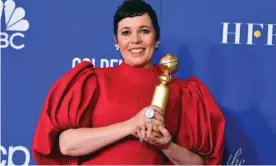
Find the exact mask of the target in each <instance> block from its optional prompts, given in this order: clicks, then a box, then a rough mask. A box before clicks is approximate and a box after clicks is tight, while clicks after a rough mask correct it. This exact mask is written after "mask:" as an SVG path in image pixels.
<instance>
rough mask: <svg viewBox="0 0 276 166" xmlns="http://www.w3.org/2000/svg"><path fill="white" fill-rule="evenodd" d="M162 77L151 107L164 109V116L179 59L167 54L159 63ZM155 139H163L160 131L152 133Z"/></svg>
mask: <svg viewBox="0 0 276 166" xmlns="http://www.w3.org/2000/svg"><path fill="white" fill-rule="evenodd" d="M159 66H160V69H161V71H162V75H161V76H159V80H160V84H159V85H158V86H156V87H155V91H154V94H153V98H152V101H151V105H155V106H158V107H159V108H161V109H162V111H163V112H162V114H163V115H165V110H166V108H167V104H168V99H169V93H170V91H169V87H168V84H170V83H172V78H171V75H172V74H174V73H176V72H177V71H178V58H177V57H175V56H173V55H171V54H167V55H166V56H164V57H163V58H162V59H161V60H160V63H159ZM152 134H153V135H154V136H155V137H159V138H161V137H163V136H162V134H161V133H160V131H155V130H153V131H152Z"/></svg>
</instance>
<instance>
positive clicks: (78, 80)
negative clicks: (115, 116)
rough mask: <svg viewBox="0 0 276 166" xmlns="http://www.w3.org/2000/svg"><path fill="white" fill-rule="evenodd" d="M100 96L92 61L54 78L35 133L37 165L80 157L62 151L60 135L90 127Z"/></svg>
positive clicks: (74, 160)
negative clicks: (67, 154) (69, 130)
mask: <svg viewBox="0 0 276 166" xmlns="http://www.w3.org/2000/svg"><path fill="white" fill-rule="evenodd" d="M97 96H98V85H97V78H96V75H95V72H94V66H93V65H92V63H90V62H85V61H84V62H82V63H80V64H78V65H77V66H75V67H74V68H73V69H71V70H70V71H69V72H67V73H66V74H65V75H63V76H62V77H61V78H60V79H59V80H57V81H56V82H55V84H54V85H53V86H52V88H51V89H50V91H49V93H48V95H47V97H46V101H45V102H44V105H43V108H42V113H41V115H40V118H39V120H38V123H37V126H36V131H35V133H34V138H33V144H32V154H33V157H34V159H35V161H36V162H37V164H38V165H64V164H65V165H71V164H74V165H75V164H77V162H78V158H76V157H69V156H64V155H62V154H61V152H60V149H59V141H58V140H59V139H58V137H59V134H60V133H61V132H62V131H63V130H66V129H69V128H80V127H91V116H92V115H91V112H92V109H93V106H94V105H95V103H96V100H97Z"/></svg>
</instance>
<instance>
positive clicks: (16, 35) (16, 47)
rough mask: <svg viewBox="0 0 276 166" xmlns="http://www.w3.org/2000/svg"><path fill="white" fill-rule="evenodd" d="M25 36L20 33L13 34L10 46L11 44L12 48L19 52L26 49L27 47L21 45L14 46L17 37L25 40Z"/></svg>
mask: <svg viewBox="0 0 276 166" xmlns="http://www.w3.org/2000/svg"><path fill="white" fill-rule="evenodd" d="M24 36H25V35H24V34H23V33H18V32H17V33H14V34H12V35H11V37H10V44H11V46H12V48H14V49H17V50H19V49H22V48H24V47H25V45H24V44H21V45H15V44H14V38H15V37H21V38H24Z"/></svg>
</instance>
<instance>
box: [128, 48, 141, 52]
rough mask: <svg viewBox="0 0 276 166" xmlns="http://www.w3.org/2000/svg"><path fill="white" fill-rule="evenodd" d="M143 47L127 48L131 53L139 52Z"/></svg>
mask: <svg viewBox="0 0 276 166" xmlns="http://www.w3.org/2000/svg"><path fill="white" fill-rule="evenodd" d="M144 50H145V49H144V48H135V49H131V50H129V51H130V52H131V53H141V52H142V51H144Z"/></svg>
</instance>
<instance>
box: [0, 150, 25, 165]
mask: <svg viewBox="0 0 276 166" xmlns="http://www.w3.org/2000/svg"><path fill="white" fill-rule="evenodd" d="M0 149H1V152H2V154H3V155H8V163H7V160H1V165H19V164H18V163H16V164H15V163H14V162H13V155H14V154H15V152H20V151H21V152H23V153H24V156H25V161H24V163H23V164H22V165H29V163H30V152H29V150H28V149H27V148H26V147H24V146H15V147H13V146H9V150H8V152H7V150H6V148H5V147H3V146H0Z"/></svg>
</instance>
